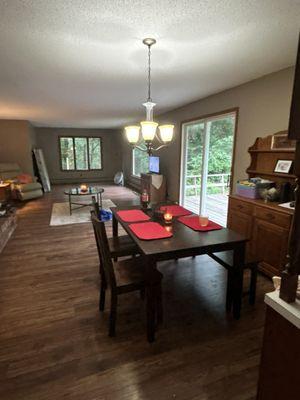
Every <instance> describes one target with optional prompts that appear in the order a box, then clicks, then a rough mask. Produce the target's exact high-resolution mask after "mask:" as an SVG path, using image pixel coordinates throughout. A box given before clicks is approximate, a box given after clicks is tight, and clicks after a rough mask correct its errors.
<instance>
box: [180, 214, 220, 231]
mask: <svg viewBox="0 0 300 400" xmlns="http://www.w3.org/2000/svg"><path fill="white" fill-rule="evenodd" d="M178 221H179V222H181V223H182V224H184V225H186V226H188V227H189V228H192V229H194V231H201V232H208V231H216V230H218V229H222V228H223V227H222V226H221V225H219V224H216V223H215V222H213V221H209V222H208V225H207V226H201V225H200V223H199V216H198V215H194V216H192V217H180V218H178Z"/></svg>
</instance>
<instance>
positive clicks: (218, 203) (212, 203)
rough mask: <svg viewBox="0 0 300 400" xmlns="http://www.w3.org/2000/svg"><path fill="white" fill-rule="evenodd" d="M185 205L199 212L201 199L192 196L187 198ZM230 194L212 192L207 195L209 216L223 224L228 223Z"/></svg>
mask: <svg viewBox="0 0 300 400" xmlns="http://www.w3.org/2000/svg"><path fill="white" fill-rule="evenodd" d="M184 206H185V207H186V208H187V209H188V210H190V211H192V212H194V213H197V214H198V213H199V206H200V199H199V197H197V196H190V197H188V198H187V199H186V200H185V204H184ZM227 209H228V195H224V194H212V195H208V196H207V205H206V210H207V214H208V216H209V218H210V219H211V220H212V221H214V222H216V223H218V224H220V225H222V226H226V225H227Z"/></svg>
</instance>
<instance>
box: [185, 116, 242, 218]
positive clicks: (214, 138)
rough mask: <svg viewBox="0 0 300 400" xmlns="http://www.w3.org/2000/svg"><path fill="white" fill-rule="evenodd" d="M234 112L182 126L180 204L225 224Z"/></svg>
mask: <svg viewBox="0 0 300 400" xmlns="http://www.w3.org/2000/svg"><path fill="white" fill-rule="evenodd" d="M236 119H237V112H236V111H234V112H229V113H222V114H218V115H214V116H211V117H207V118H202V119H198V120H195V121H191V122H187V123H184V124H183V125H182V146H181V182H180V204H181V205H183V206H184V207H185V208H187V209H188V210H190V211H192V212H194V213H196V214H200V213H201V214H206V215H208V216H209V218H210V219H211V220H212V221H214V222H217V223H218V224H220V225H222V226H226V224H227V210H228V195H229V193H230V187H231V177H232V167H233V165H232V164H233V152H234V139H235V130H236Z"/></svg>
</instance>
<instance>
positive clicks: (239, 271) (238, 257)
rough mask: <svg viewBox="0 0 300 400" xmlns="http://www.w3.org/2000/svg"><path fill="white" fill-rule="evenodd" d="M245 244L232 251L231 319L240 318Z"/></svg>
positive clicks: (240, 244)
mask: <svg viewBox="0 0 300 400" xmlns="http://www.w3.org/2000/svg"><path fill="white" fill-rule="evenodd" d="M245 249H246V244H245V242H241V243H239V244H237V245H236V247H235V248H234V250H233V272H232V285H233V291H232V292H233V294H232V295H233V317H234V318H235V319H239V318H240V316H241V305H242V297H243V276H244V265H245Z"/></svg>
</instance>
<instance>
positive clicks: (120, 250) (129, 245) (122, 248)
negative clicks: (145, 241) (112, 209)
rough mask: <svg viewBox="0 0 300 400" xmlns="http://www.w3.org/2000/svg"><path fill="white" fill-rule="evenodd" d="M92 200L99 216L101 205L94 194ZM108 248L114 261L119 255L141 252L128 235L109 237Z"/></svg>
mask: <svg viewBox="0 0 300 400" xmlns="http://www.w3.org/2000/svg"><path fill="white" fill-rule="evenodd" d="M92 202H93V209H94V212H95V214H96V215H97V217H98V218H99V215H100V207H99V204H98V203H97V201H96V198H95V196H92ZM108 248H109V251H110V254H111V258H113V259H114V261H117V260H118V258H119V257H126V256H135V255H136V254H138V253H139V250H138V248H137V246H136V244H135V243H134V242H133V240H132V239H131V238H130V237H129V236H128V235H122V236H117V237H111V238H108Z"/></svg>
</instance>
